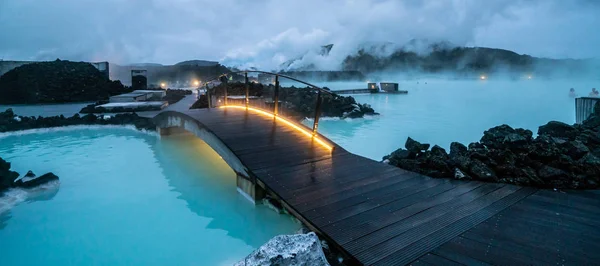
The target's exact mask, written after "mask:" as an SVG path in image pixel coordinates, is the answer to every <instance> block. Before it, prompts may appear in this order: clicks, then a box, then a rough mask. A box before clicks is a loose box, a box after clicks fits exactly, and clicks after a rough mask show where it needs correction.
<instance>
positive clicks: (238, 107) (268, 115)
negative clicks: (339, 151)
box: [220, 105, 333, 151]
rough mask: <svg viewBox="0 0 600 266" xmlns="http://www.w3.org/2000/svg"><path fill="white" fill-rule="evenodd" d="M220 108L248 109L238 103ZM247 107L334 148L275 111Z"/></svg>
mask: <svg viewBox="0 0 600 266" xmlns="http://www.w3.org/2000/svg"><path fill="white" fill-rule="evenodd" d="M220 108H235V109H243V110H245V109H246V106H238V105H224V106H221V107H220ZM247 109H248V110H249V111H253V112H256V113H258V114H261V115H264V116H267V117H275V119H277V121H279V122H282V123H284V124H286V125H288V126H289V127H291V128H293V129H295V130H297V131H299V132H300V133H302V134H304V135H306V136H307V137H309V138H312V139H314V140H315V141H316V142H317V143H319V144H321V146H323V147H324V148H326V149H328V150H330V151H331V150H333V146H331V145H330V144H328V143H327V142H325V141H324V140H322V139H321V138H319V137H318V136H316V135H313V134H312V132H310V131H309V130H307V129H306V128H302V127H301V126H298V125H296V124H295V123H293V122H291V121H289V120H287V119H285V118H283V117H281V116H275V114H273V113H269V112H267V111H264V110H261V109H257V108H253V107H247Z"/></svg>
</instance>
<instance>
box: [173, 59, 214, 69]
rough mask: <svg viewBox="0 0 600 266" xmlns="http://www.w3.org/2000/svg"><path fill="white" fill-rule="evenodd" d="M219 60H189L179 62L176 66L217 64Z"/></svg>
mask: <svg viewBox="0 0 600 266" xmlns="http://www.w3.org/2000/svg"><path fill="white" fill-rule="evenodd" d="M218 64H219V62H215V61H206V60H187V61H183V62H179V63H177V64H175V65H176V66H201V67H204V66H216V65H218Z"/></svg>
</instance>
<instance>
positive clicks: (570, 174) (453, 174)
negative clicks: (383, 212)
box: [384, 103, 600, 189]
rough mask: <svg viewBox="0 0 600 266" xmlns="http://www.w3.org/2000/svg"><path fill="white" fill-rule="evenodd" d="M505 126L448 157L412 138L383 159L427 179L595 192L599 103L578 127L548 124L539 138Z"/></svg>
mask: <svg viewBox="0 0 600 266" xmlns="http://www.w3.org/2000/svg"><path fill="white" fill-rule="evenodd" d="M532 135H533V134H532V132H531V131H530V130H525V129H520V128H517V129H513V128H511V127H510V126H508V125H501V126H497V127H493V128H490V129H489V130H486V131H485V132H484V135H483V137H482V138H481V141H480V142H473V143H470V144H469V147H468V148H467V147H465V145H463V144H460V143H458V142H453V143H452V144H450V154H446V151H445V150H444V149H442V148H441V147H439V146H434V147H433V148H431V151H428V150H427V148H429V145H428V144H421V143H419V142H417V141H415V140H413V139H412V138H408V139H407V141H406V145H405V146H406V149H399V150H396V151H394V152H393V153H392V154H390V155H388V156H385V157H384V158H385V159H387V161H386V162H388V163H389V164H391V165H395V166H398V167H401V168H404V169H406V170H409V171H415V172H418V173H421V174H424V175H428V176H431V177H445V178H455V179H461V180H471V179H473V180H482V181H488V182H504V183H511V184H517V185H527V186H535V187H541V188H560V189H597V188H599V187H600V185H599V184H600V103H599V104H597V105H596V108H595V113H594V114H592V115H591V116H590V117H589V118H588V119H587V120H586V121H584V122H583V123H582V124H581V125H574V126H571V125H567V124H564V123H561V122H556V121H552V122H549V123H548V124H546V125H543V126H541V127H540V128H539V130H538V136H537V137H536V138H533V137H532Z"/></svg>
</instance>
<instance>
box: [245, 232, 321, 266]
mask: <svg viewBox="0 0 600 266" xmlns="http://www.w3.org/2000/svg"><path fill="white" fill-rule="evenodd" d="M235 265H236V266H256V265H329V263H327V259H326V258H325V254H324V253H323V249H322V247H321V242H320V241H319V238H318V237H317V235H316V234H315V233H313V232H311V233H308V234H299V235H280V236H276V237H274V238H272V239H271V240H269V242H267V243H265V244H264V245H262V246H261V247H260V248H258V249H257V250H255V251H254V252H252V254H250V255H248V257H246V258H245V259H243V260H242V261H239V262H238V263H236V264H235Z"/></svg>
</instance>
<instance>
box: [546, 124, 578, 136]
mask: <svg viewBox="0 0 600 266" xmlns="http://www.w3.org/2000/svg"><path fill="white" fill-rule="evenodd" d="M538 135H548V136H551V137H556V138H564V139H575V137H576V136H577V129H576V128H575V127H573V126H571V125H568V124H565V123H563V122H558V121H550V122H548V123H547V124H545V125H543V126H540V128H539V129H538Z"/></svg>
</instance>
